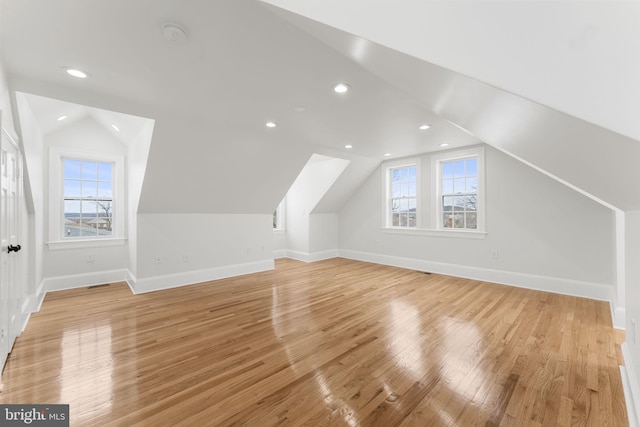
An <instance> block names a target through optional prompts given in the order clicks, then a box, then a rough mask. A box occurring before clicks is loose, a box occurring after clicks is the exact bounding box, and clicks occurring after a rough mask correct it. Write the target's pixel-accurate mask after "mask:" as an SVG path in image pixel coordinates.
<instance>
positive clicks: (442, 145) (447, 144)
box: [440, 142, 449, 147]
mask: <svg viewBox="0 0 640 427" xmlns="http://www.w3.org/2000/svg"><path fill="white" fill-rule="evenodd" d="M447 146H449V143H448V142H443V143H442V144H440V147H447Z"/></svg>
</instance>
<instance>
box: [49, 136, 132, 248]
mask: <svg viewBox="0 0 640 427" xmlns="http://www.w3.org/2000/svg"><path fill="white" fill-rule="evenodd" d="M65 158H73V159H78V160H86V161H94V162H102V163H113V220H112V221H113V222H112V235H110V236H104V237H100V236H87V237H74V238H69V237H65V236H64V230H63V229H64V227H63V221H62V219H63V218H64V176H63V175H64V168H63V160H64V159H65ZM124 168H125V159H124V156H122V155H118V154H111V153H97V152H91V151H83V150H76V149H69V148H63V147H51V148H50V149H49V241H48V242H47V244H48V246H49V249H53V250H56V249H73V248H84V247H99V246H114V245H123V244H124V243H125V241H126V235H125V233H126V231H125V230H126V217H125V216H126V209H125V203H126V194H125V173H124Z"/></svg>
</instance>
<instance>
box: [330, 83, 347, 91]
mask: <svg viewBox="0 0 640 427" xmlns="http://www.w3.org/2000/svg"><path fill="white" fill-rule="evenodd" d="M349 89H351V86H349V85H348V84H346V83H338V84H337V85H334V86H333V91H334V92H335V93H345V92H347V91H349Z"/></svg>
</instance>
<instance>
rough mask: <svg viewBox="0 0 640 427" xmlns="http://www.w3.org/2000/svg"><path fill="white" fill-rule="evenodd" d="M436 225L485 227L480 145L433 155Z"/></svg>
mask: <svg viewBox="0 0 640 427" xmlns="http://www.w3.org/2000/svg"><path fill="white" fill-rule="evenodd" d="M432 159H433V162H432V169H433V171H434V172H435V174H436V177H435V178H436V179H434V184H435V185H434V187H435V188H434V194H435V218H434V219H435V221H436V224H435V225H436V227H435V228H436V229H441V230H468V231H484V203H483V201H484V175H483V173H484V171H483V166H484V151H483V149H482V148H481V147H474V148H471V149H466V150H459V151H452V152H445V153H439V154H436V155H434V156H433V157H432Z"/></svg>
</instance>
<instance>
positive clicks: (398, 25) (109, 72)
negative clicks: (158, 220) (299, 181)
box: [0, 0, 640, 213]
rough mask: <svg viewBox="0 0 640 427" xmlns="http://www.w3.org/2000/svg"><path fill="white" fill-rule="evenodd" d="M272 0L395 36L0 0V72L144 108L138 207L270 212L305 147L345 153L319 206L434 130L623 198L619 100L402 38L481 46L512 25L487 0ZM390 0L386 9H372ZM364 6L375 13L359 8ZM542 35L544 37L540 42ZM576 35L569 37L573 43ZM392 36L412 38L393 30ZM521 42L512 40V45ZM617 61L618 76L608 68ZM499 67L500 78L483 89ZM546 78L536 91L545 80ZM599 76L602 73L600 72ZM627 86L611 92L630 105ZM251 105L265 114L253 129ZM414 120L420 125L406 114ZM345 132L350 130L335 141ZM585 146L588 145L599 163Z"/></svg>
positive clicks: (90, 100)
mask: <svg viewBox="0 0 640 427" xmlns="http://www.w3.org/2000/svg"><path fill="white" fill-rule="evenodd" d="M272 3H274V4H281V5H282V4H284V3H288V4H289V6H290V7H292V8H293V9H294V10H295V7H307V6H308V5H316V6H318V7H316V9H318V10H320V11H322V12H323V13H325V15H324V16H323V18H324V19H325V20H327V21H329V18H332V17H336V16H337V17H339V18H340V22H337V23H336V22H333V21H331V22H329V23H330V24H332V25H335V26H338V27H341V26H342V25H343V24H344V25H346V24H345V22H346V23H347V24H349V25H364V27H363V28H364V30H367V31H369V30H371V29H372V28H377V31H371V38H372V39H373V40H374V41H379V40H376V38H377V37H379V36H380V34H389V35H393V37H394V38H393V40H391V41H389V40H386V39H385V40H383V41H385V42H387V44H388V45H391V46H390V47H392V48H394V49H395V50H393V49H390V48H389V47H384V46H382V45H379V44H376V43H372V42H370V41H368V40H366V39H364V38H360V37H356V36H353V35H352V34H350V33H348V32H343V31H340V30H337V29H335V28H331V27H329V26H326V25H323V24H319V23H318V22H315V21H313V20H310V19H306V18H303V17H301V16H298V15H294V14H292V13H290V12H285V11H283V10H281V9H278V8H275V7H273V6H270V5H267V4H266V3H263V2H259V1H256V0H234V1H206V0H186V1H185V0H182V1H178V0H174V1H169V0H137V1H135V2H131V1H127V0H110V1H109V2H87V1H86V0H58V1H56V2H51V1H49V0H19V1H18V0H3V1H2V3H1V7H2V13H1V22H0V31H1V34H0V38H1V42H2V52H3V56H4V65H5V69H6V71H7V73H8V75H9V83H10V87H11V89H12V90H18V91H22V92H25V93H31V94H36V95H41V96H47V97H51V98H57V99H61V100H64V101H69V102H74V103H79V104H83V105H87V106H90V107H97V108H102V109H106V110H111V111H118V112H122V113H126V114H132V115H136V116H141V117H148V118H150V119H153V120H155V123H156V124H155V127H154V132H153V140H152V143H151V149H150V153H149V159H148V165H147V169H146V174H145V177H144V183H143V188H142V193H141V199H140V205H139V212H141V213H190V212H193V213H271V212H272V211H273V209H274V208H275V207H276V206H277V204H278V203H279V201H280V200H281V199H282V197H283V196H284V195H285V193H286V191H287V189H288V188H289V186H290V185H291V184H292V183H293V181H294V180H295V177H296V176H297V175H298V173H299V172H300V170H301V169H302V168H303V166H304V164H305V163H306V162H307V160H308V159H309V158H310V157H311V155H312V154H313V153H317V154H324V155H330V156H333V157H342V158H345V159H348V160H350V164H349V166H348V168H347V170H345V172H344V173H343V175H342V176H341V178H340V185H339V186H334V187H336V189H335V192H333V191H334V189H332V192H330V193H329V194H328V195H327V198H326V200H325V201H323V202H322V203H321V206H322V211H337V210H338V209H339V207H340V205H341V203H342V202H343V201H344V200H345V199H346V197H348V195H349V194H350V192H352V191H354V190H355V188H357V187H358V186H359V185H360V183H361V182H362V179H364V176H366V175H367V174H368V173H369V172H370V171H371V170H372V169H373V168H374V167H375V165H377V164H379V162H380V161H381V160H382V159H383V158H384V157H383V153H385V152H389V153H391V157H392V158H393V157H402V156H408V155H413V154H416V153H422V152H427V151H434V150H439V149H441V148H440V147H439V144H440V143H442V142H447V143H449V144H450V145H449V147H447V148H455V147H458V146H465V145H470V144H476V143H478V142H480V141H484V142H487V143H490V144H492V145H494V146H496V147H498V148H500V149H502V150H504V151H506V152H509V153H510V154H512V155H514V156H516V157H519V158H522V159H523V160H525V161H527V162H529V163H531V164H534V165H535V166H537V167H539V168H540V169H543V170H545V171H547V172H549V173H551V174H553V175H557V176H558V177H559V178H560V179H562V180H565V181H567V182H569V183H570V184H571V185H574V186H576V187H577V188H581V189H583V190H584V191H585V192H587V193H589V194H591V195H594V197H595V198H598V199H600V200H602V201H603V202H604V203H605V204H609V205H612V206H614V207H618V208H621V209H637V208H640V191H628V187H629V185H633V186H634V190H635V189H636V188H635V186H636V185H637V184H636V183H638V182H640V171H638V170H636V168H632V167H631V165H632V164H635V162H636V160H637V159H638V149H637V147H638V145H639V144H638V143H637V141H634V140H632V139H630V138H628V137H625V136H622V135H620V133H625V134H627V136H629V135H631V136H634V135H633V132H629V131H627V129H629V127H632V126H633V125H631V124H630V121H629V120H627V119H626V118H624V119H619V118H618V116H619V115H620V114H619V113H620V111H623V112H624V111H625V110H624V109H623V108H622V106H614V107H611V106H610V105H609V106H608V107H606V108H608V109H607V113H606V114H605V113H602V112H601V110H599V111H596V110H591V109H590V110H589V114H578V113H577V112H574V110H572V108H575V106H576V105H581V104H582V103H583V101H581V100H578V101H575V100H574V98H573V97H572V94H573V93H574V92H575V91H577V90H578V89H576V88H575V87H573V86H571V88H570V89H569V90H568V91H565V92H561V93H560V95H559V96H558V99H561V100H562V99H565V98H566V99H571V100H572V101H571V102H572V103H573V104H572V105H571V106H568V105H569V104H556V103H554V102H555V101H554V102H549V103H547V105H546V106H544V105H541V104H540V103H539V102H533V101H530V100H529V99H536V96H537V94H538V93H539V92H540V93H545V91H540V90H538V89H539V88H538V87H537V86H536V85H533V84H532V85H530V86H531V87H530V89H529V92H526V93H522V92H521V93H518V92H517V91H515V90H513V89H511V90H512V91H513V92H515V94H511V93H509V92H508V90H510V89H509V88H511V87H512V83H513V82H512V81H511V80H508V79H507V78H506V77H505V75H506V76H510V78H511V79H512V80H516V81H517V80H518V79H525V80H526V79H531V80H535V81H536V82H537V83H538V86H539V82H538V79H540V78H541V76H540V73H539V71H540V70H539V69H536V70H535V72H533V73H531V74H527V73H526V72H518V73H516V74H517V76H515V77H514V76H513V75H512V74H513V72H514V69H513V67H512V68H506V70H505V73H504V74H505V75H502V74H490V73H489V74H487V78H486V80H485V81H488V82H490V83H492V84H493V85H495V86H497V87H494V86H490V85H487V84H485V83H481V82H480V81H478V80H475V79H473V78H470V77H465V76H464V75H462V74H458V73H456V72H454V71H451V70H449V69H447V68H443V67H440V66H438V65H435V64H433V63H430V62H427V61H434V59H433V58H430V57H428V56H429V55H427V53H428V52H426V53H425V52H423V51H417V53H416V51H415V50H412V49H418V48H419V47H420V46H436V47H437V48H434V49H436V52H439V53H440V54H442V52H445V51H450V52H449V54H448V55H445V56H444V58H445V59H451V58H457V57H458V56H465V53H466V52H468V51H469V50H467V51H464V50H460V49H459V47H460V45H461V44H464V43H462V42H464V41H465V40H468V39H470V38H471V37H472V36H473V44H472V45H471V46H475V47H477V48H478V49H479V50H480V51H482V50H481V48H482V47H484V46H485V44H486V45H489V44H491V43H494V42H495V39H496V38H498V39H500V38H504V39H509V38H510V37H511V32H512V31H516V33H517V34H520V33H518V32H517V29H514V28H513V26H514V25H513V23H512V25H508V26H504V25H496V21H491V15H490V14H488V13H485V12H482V11H478V16H479V17H481V19H479V20H478V22H477V23H474V24H473V25H471V24H470V22H471V21H473V16H472V13H471V12H472V11H475V10H476V9H475V8H473V7H472V8H471V9H469V10H466V9H465V10H461V9H460V7H461V6H459V5H456V3H457V2H413V1H400V2H395V1H394V2H384V1H382V2H372V4H371V5H370V4H369V3H367V4H363V3H362V1H360V0H349V1H348V2H319V1H318V2H314V1H305V2H296V3H295V4H294V3H291V2H288V1H285V0H282V1H280V0H278V1H275V0H274V1H272ZM321 3H322V4H321ZM419 3H424V4H430V5H432V6H433V7H436V6H435V4H436V3H438V4H440V5H439V6H437V7H438V8H441V9H442V10H446V13H445V12H442V13H441V14H440V17H441V18H443V19H442V22H441V23H440V24H439V25H438V26H436V28H437V29H440V30H441V29H442V28H443V27H448V26H450V28H449V29H448V34H453V33H455V32H456V31H460V28H467V27H465V25H471V27H469V30H468V31H467V30H465V31H460V32H461V33H462V34H464V35H465V37H466V38H465V37H458V38H456V37H449V38H447V37H426V36H428V35H429V34H423V33H421V32H416V31H417V29H416V28H417V27H418V26H419V25H420V23H421V22H423V21H422V20H421V18H422V19H437V17H438V15H437V14H435V15H434V16H435V18H433V17H431V15H430V14H431V13H432V12H433V11H434V10H435V9H434V10H431V9H428V10H419V11H417V12H420V13H422V14H423V15H424V16H422V15H418V16H413V17H410V16H406V15H407V14H408V13H412V14H413V15H416V13H415V12H416V10H415V9H412V8H413V7H416V5H417V4H419ZM481 3H485V2H481ZM325 4H326V5H325ZM444 4H447V5H451V6H450V7H449V8H447V7H445V6H444ZM461 4H462V3H461ZM499 4H504V2H498V3H496V4H494V3H492V2H491V5H490V6H491V7H490V8H489V10H492V11H496V10H497V9H495V8H498V9H499V10H500V13H498V14H497V15H495V16H496V19H497V20H498V21H500V20H501V19H503V18H508V17H509V16H511V15H513V16H515V15H514V13H515V12H509V7H506V6H505V8H502V9H500V8H499V6H498V5H499ZM292 5H293V6H295V7H293V6H292ZM304 5H307V6H304ZM323 5H324V6H323ZM340 5H344V7H346V8H347V10H348V11H349V12H347V15H346V18H345V17H344V15H342V14H341V10H338V9H336V8H338V7H341V6H340ZM356 6H358V7H356ZM432 6H429V7H432ZM309 7H311V6H309ZM354 7H355V9H354ZM421 7H422V6H421ZM424 7H427V6H424ZM394 10H397V11H398V13H395V12H394V13H391V12H390V11H394ZM370 11H374V12H375V13H377V14H378V16H377V17H376V16H375V15H373V16H372V15H368V14H369V12H370ZM316 12H317V11H316ZM356 12H357V13H356ZM531 13H534V11H531ZM384 14H386V16H387V18H384V19H383V16H384ZM403 14H404V15H403ZM443 14H445V15H446V17H447V19H444V15H443ZM456 14H457V15H456ZM518 16H519V15H518ZM533 16H534V17H535V16H538V17H539V16H540V11H537V12H536V13H534V15H533ZM313 17H314V16H312V18H313ZM327 17H329V18H327ZM562 17H563V18H567V16H566V14H563V15H562ZM458 18H459V20H457V19H458ZM166 22H173V23H177V24H179V25H180V26H182V27H183V28H184V29H185V30H186V34H187V39H186V40H185V41H184V42H181V43H172V42H170V41H168V40H167V39H165V38H163V36H162V25H163V23H166ZM363 22H364V23H365V24H366V25H365V24H363ZM500 22H501V21H500ZM500 22H497V23H498V24H499V23H500ZM515 22H517V21H515ZM554 22H555V21H554ZM387 23H389V25H387ZM405 24H406V25H405ZM456 24H458V25H456ZM434 25H435V24H434ZM567 25H569V24H567ZM426 27H430V26H426ZM482 28H484V29H485V31H481V29H482ZM345 29H347V30H349V28H345ZM358 30H360V28H358ZM364 30H363V31H364ZM545 31H546V29H545V28H541V29H540V31H539V32H540V33H544V32H545ZM354 32H356V31H354ZM552 34H553V32H552ZM433 35H435V34H432V36H433ZM555 37H556V36H555V35H549V36H547V37H545V38H544V43H543V45H547V44H549V43H553V41H554V40H555ZM589 37H591V36H589V34H587V35H586V36H585V40H582V41H580V40H581V39H580V40H578V41H577V42H576V43H578V44H577V46H578V45H580V43H587V44H588V43H589V40H590V39H589ZM596 38H597V37H596ZM408 39H410V40H413V41H412V43H411V44H410V45H405V44H404V43H405V42H406V41H407V40H408ZM532 40H533V35H532ZM605 41H606V40H605ZM520 42H522V40H521V37H514V38H513V43H514V44H518V43H520ZM396 44H397V46H396ZM625 46H626V45H625ZM451 47H454V49H452V48H451ZM425 49H426V48H425ZM514 49H515V50H517V49H516V48H514ZM523 50H524V51H526V52H529V50H527V49H526V45H525V48H523ZM540 51H541V49H539V48H536V49H533V50H531V51H530V53H531V55H532V58H530V60H529V62H536V61H538V60H539V59H536V55H538V56H539V54H540ZM588 51H589V52H590V51H591V49H588ZM400 52H405V53H410V54H412V55H414V56H416V57H417V58H416V57H412V56H409V55H406V54H403V53H400ZM511 53H512V52H511V51H507V54H511ZM492 54H493V56H490V55H489V56H487V57H486V58H482V57H480V54H479V53H476V55H471V57H470V58H466V59H464V60H461V61H462V62H461V64H456V67H457V68H458V71H462V72H463V73H464V72H465V71H464V70H465V69H464V64H465V62H464V61H465V60H466V61H468V62H470V63H473V64H476V63H479V62H481V61H485V60H486V61H488V62H490V61H492V60H493V59H495V58H500V55H502V53H501V52H497V51H495V52H492ZM421 55H422V56H421ZM494 57H495V58H494ZM541 58H542V61H540V62H541V64H542V65H541V66H542V67H543V68H544V67H546V68H547V69H551V71H553V70H554V69H557V67H556V66H555V65H553V64H549V63H548V62H545V61H548V60H550V59H553V58H555V56H552V57H545V56H544V55H543V56H541ZM435 59H436V60H437V59H439V57H436V58H435ZM445 62H446V61H445ZM568 62H570V63H572V64H573V63H574V62H575V61H574V60H573V59H569V60H568ZM435 63H436V64H437V63H438V62H437V61H435ZM625 64H626V62H625ZM631 65H634V64H633V60H632V61H631ZM65 66H73V67H78V68H81V69H85V70H86V71H88V72H89V73H91V78H89V79H86V80H82V81H79V80H73V79H70V78H69V77H68V76H66V75H65V74H64V73H63V72H62V69H63V67H65ZM445 66H446V64H445ZM456 67H452V68H453V69H454V70H455V69H456ZM616 69H617V68H616ZM632 69H633V67H632ZM607 71H609V70H608V69H607V70H602V73H605V72H607ZM620 73H622V74H624V75H623V76H622V77H625V78H626V77H627V76H626V74H625V73H627V71H626V70H625V71H620ZM620 73H619V74H620ZM469 75H470V76H471V77H474V76H473V75H471V74H469ZM483 76H484V74H482V73H478V77H479V78H481V79H482V77H483ZM614 76H615V74H614ZM478 77H476V78H478ZM578 80H579V79H578ZM502 81H504V82H505V85H504V86H503V89H507V90H502V89H498V87H501V86H500V84H498V83H500V82H502ZM549 81H550V82H552V83H553V79H549ZM337 82H348V83H349V84H350V85H351V87H352V90H351V91H350V92H349V93H347V94H346V96H339V95H336V94H335V93H333V92H332V91H331V86H332V85H333V84H335V83H337ZM496 82H498V83H496ZM611 85H613V86H611ZM516 86H517V85H516ZM556 86H557V85H553V84H552V85H551V89H550V90H549V91H547V92H551V93H556V92H555V91H556V89H557V88H556ZM514 87H515V86H514ZM609 87H615V88H617V83H615V82H614V83H610V86H609ZM627 88H628V89H630V90H632V91H633V90H635V88H636V86H633V85H632V86H628V87H627ZM598 93H607V94H608V93H609V91H607V90H598ZM616 93H617V92H616ZM527 98H529V99H527ZM597 99H598V100H599V99H600V98H597ZM632 99H634V98H633V96H630V97H625V96H620V97H618V98H616V99H615V100H616V102H618V103H629V105H630V106H631V107H633V106H634V105H635V104H633V101H632ZM635 99H636V100H637V99H638V98H637V97H636V98H635ZM607 101H610V99H608V98H607ZM591 104H592V103H589V105H591ZM569 107H571V108H569ZM606 108H605V107H603V108H602V110H605V109H606ZM611 108H613V110H615V111H616V113H615V114H613V113H611V112H610V111H609V110H610V109H611ZM558 109H560V110H563V111H565V113H562V112H560V111H558ZM594 111H595V112H594ZM566 113H569V114H573V115H574V116H577V117H581V118H582V119H586V120H589V121H591V122H592V123H596V124H599V125H600V126H596V125H594V124H591V123H589V122H588V121H586V120H582V119H578V118H576V117H573V116H571V115H569V114H566ZM612 117H613V119H612ZM635 117H637V116H635ZM616 120H619V122H616ZM634 120H635V119H634ZM267 121H275V122H277V123H278V126H277V127H276V128H274V129H268V128H266V127H265V126H264V124H265V122H267ZM422 123H429V124H431V125H432V128H431V129H430V130H428V131H419V130H418V129H417V128H418V126H419V125H420V124H422ZM603 125H606V126H609V128H610V129H611V130H606V129H604V128H603V127H602V126H603ZM622 130H624V132H623V131H622ZM614 131H615V132H614ZM346 144H350V145H353V148H352V149H349V150H347V149H345V148H344V146H345V145H346ZM601 159H606V161H605V162H604V163H603V164H600V161H601ZM614 164H615V165H617V167H616V168H612V165H614ZM600 178H603V179H604V180H603V181H602V180H600ZM257 183H259V186H257V185H256V184H257ZM630 183H631V184H630ZM337 187H339V189H338V188H337Z"/></svg>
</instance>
